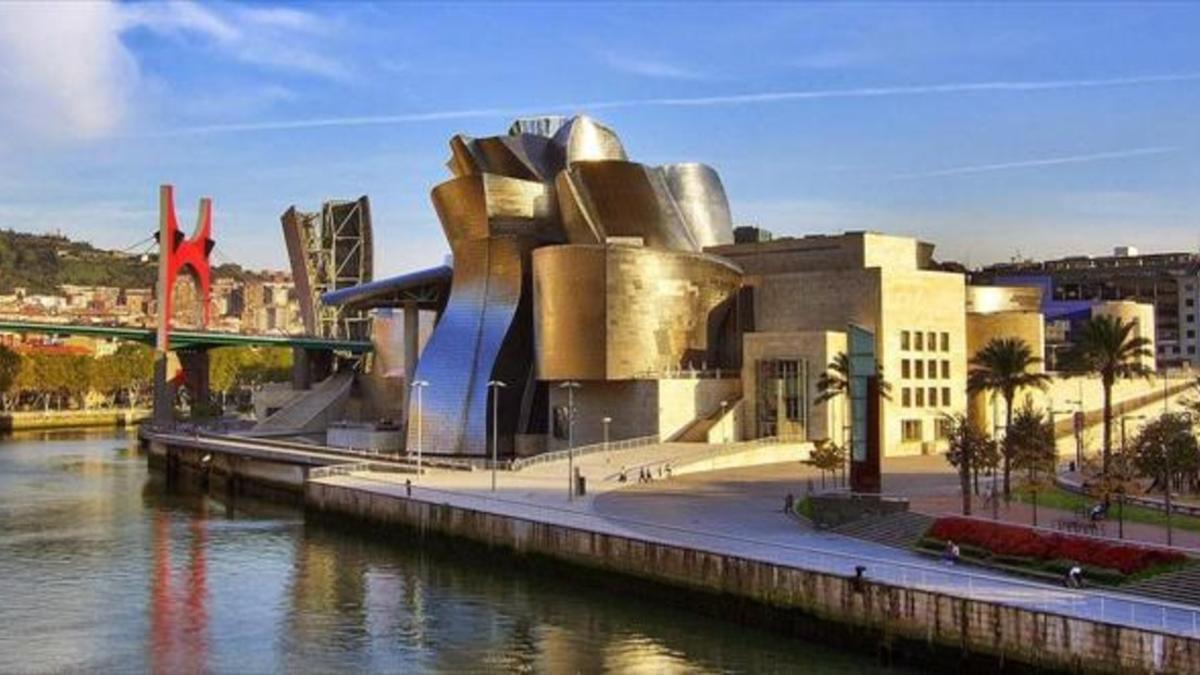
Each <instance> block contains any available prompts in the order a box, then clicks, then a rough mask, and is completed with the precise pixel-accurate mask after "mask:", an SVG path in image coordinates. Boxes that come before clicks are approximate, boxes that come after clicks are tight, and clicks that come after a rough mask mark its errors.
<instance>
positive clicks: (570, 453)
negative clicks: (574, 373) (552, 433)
mask: <svg viewBox="0 0 1200 675" xmlns="http://www.w3.org/2000/svg"><path fill="white" fill-rule="evenodd" d="M579 387H580V384H579V383H578V382H576V381H575V380H567V381H566V382H563V383H562V384H560V385H558V388H559V389H566V390H567V501H573V500H574V499H575V390H576V389H578V388H579Z"/></svg>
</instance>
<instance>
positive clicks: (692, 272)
mask: <svg viewBox="0 0 1200 675" xmlns="http://www.w3.org/2000/svg"><path fill="white" fill-rule="evenodd" d="M533 273H534V312H533V315H534V336H535V344H536V345H537V349H536V350H535V352H536V354H537V374H538V378H539V379H542V380H567V379H579V380H634V379H658V378H660V377H662V376H663V375H665V374H666V373H669V372H672V371H678V370H679V369H681V368H682V369H687V368H696V369H701V368H704V367H705V366H707V365H713V366H715V365H716V363H717V360H716V356H715V351H716V345H715V344H713V342H714V341H715V339H716V338H715V337H714V336H716V335H717V334H718V332H717V331H715V330H714V327H715V326H718V325H721V324H723V323H724V322H725V320H726V318H727V313H728V312H729V311H731V305H732V303H731V302H730V300H731V299H732V298H733V296H734V295H735V294H736V292H737V289H738V287H739V286H740V285H741V271H740V270H739V269H738V268H737V267H736V266H734V265H732V264H731V263H728V262H726V261H724V260H721V259H719V258H716V257H715V256H708V255H704V254H698V253H680V252H676V251H663V250H655V249H648V248H642V247H634V246H620V245H617V246H613V245H610V246H553V247H548V248H543V249H540V250H538V251H536V252H534V256H533Z"/></svg>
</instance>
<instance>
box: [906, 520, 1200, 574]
mask: <svg viewBox="0 0 1200 675" xmlns="http://www.w3.org/2000/svg"><path fill="white" fill-rule="evenodd" d="M927 536H929V537H934V538H937V539H941V540H951V541H954V542H955V543H957V544H958V545H959V547H960V548H961V547H962V546H964V545H968V546H975V547H979V548H981V549H984V550H986V551H988V552H989V553H990V554H991V555H993V556H1005V557H1008V556H1013V557H1021V558H1034V559H1037V560H1043V561H1054V560H1066V561H1074V562H1076V563H1078V564H1080V565H1084V566H1089V567H1094V568H1104V569H1109V570H1117V571H1118V572H1120V573H1121V574H1136V573H1138V572H1141V571H1143V570H1147V569H1149V568H1151V567H1157V566H1160V565H1177V564H1181V563H1183V562H1186V561H1187V557H1186V556H1184V555H1183V554H1182V553H1177V552H1175V551H1169V550H1166V549H1160V548H1151V547H1145V546H1135V545H1131V544H1123V543H1109V542H1104V541H1098V540H1095V539H1091V538H1088V537H1079V536H1073V535H1068V534H1060V533H1057V532H1055V533H1051V532H1040V531H1038V530H1034V529H1032V528H1028V527H1022V526H1020V525H1009V524H1004V523H993V522H988V521H984V520H973V519H970V518H960V517H946V518H939V519H938V520H937V521H936V522H934V524H933V526H932V527H930V528H929V532H928V533H927Z"/></svg>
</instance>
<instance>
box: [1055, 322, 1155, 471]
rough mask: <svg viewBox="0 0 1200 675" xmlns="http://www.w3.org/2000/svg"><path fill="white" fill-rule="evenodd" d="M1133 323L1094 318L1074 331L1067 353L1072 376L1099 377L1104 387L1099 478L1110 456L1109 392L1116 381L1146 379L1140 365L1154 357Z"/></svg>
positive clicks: (1110, 402)
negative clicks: (1072, 340)
mask: <svg viewBox="0 0 1200 675" xmlns="http://www.w3.org/2000/svg"><path fill="white" fill-rule="evenodd" d="M1136 327H1137V323H1136V322H1135V321H1132V320H1131V321H1125V320H1123V319H1121V318H1119V317H1115V316H1107V315H1101V316H1093V317H1092V318H1090V319H1088V320H1087V321H1084V322H1083V323H1082V324H1081V325H1080V326H1079V328H1078V329H1077V330H1076V331H1075V340H1074V342H1075V344H1074V346H1072V348H1071V351H1070V352H1068V354H1067V363H1066V365H1067V370H1068V371H1069V372H1070V373H1072V374H1075V375H1093V374H1094V375H1099V376H1100V383H1101V385H1102V386H1103V387H1104V454H1103V455H1102V460H1101V464H1100V466H1101V469H1100V471H1101V475H1103V476H1105V477H1107V476H1108V467H1109V461H1110V456H1111V454H1112V389H1113V384H1115V383H1116V381H1117V380H1118V379H1122V378H1133V377H1148V376H1149V375H1150V374H1151V372H1152V371H1151V370H1150V369H1149V368H1147V367H1146V366H1145V364H1143V363H1142V360H1143V359H1148V358H1151V357H1153V356H1154V353H1153V352H1151V351H1150V344H1151V342H1150V340H1148V339H1146V338H1144V337H1141V336H1139V335H1135V334H1134V332H1133V331H1134V329H1135V328H1136Z"/></svg>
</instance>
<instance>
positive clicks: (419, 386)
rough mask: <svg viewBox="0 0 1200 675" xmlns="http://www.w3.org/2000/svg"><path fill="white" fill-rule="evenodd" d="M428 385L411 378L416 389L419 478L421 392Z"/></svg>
mask: <svg viewBox="0 0 1200 675" xmlns="http://www.w3.org/2000/svg"><path fill="white" fill-rule="evenodd" d="M428 386H429V382H427V381H425V380H413V383H412V387H413V389H416V390H417V478H418V479H420V478H421V440H422V439H421V418H422V417H423V415H422V413H423V410H422V407H421V403H422V400H421V392H422V391H423V390H424V389H425V387H428Z"/></svg>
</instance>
